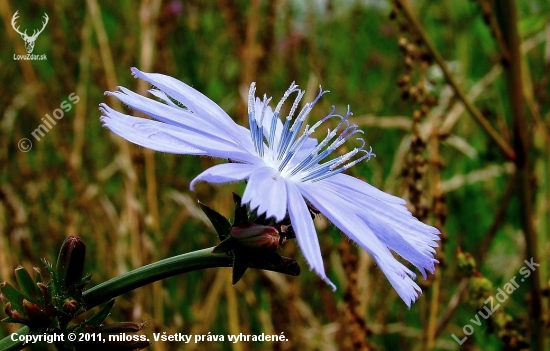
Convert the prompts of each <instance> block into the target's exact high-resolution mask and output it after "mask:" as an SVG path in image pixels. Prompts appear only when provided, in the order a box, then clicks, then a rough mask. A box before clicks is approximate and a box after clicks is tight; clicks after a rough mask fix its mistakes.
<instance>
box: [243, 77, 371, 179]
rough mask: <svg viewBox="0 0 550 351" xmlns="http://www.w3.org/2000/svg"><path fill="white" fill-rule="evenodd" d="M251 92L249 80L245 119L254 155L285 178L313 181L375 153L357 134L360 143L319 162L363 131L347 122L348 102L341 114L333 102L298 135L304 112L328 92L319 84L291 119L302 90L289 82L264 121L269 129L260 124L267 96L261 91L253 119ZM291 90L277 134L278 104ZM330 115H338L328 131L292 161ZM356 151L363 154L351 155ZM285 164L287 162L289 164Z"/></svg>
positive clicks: (282, 103)
mask: <svg viewBox="0 0 550 351" xmlns="http://www.w3.org/2000/svg"><path fill="white" fill-rule="evenodd" d="M255 92H256V85H255V83H252V84H251V86H250V90H249V93H248V119H249V125H250V134H251V138H252V141H253V144H254V148H255V150H256V153H257V154H258V156H260V157H261V158H264V159H265V161H268V162H267V163H268V164H270V165H271V166H272V167H275V168H277V169H278V171H279V174H281V175H282V176H285V177H288V178H292V177H294V176H298V177H299V179H300V181H302V182H306V181H311V182H316V181H320V180H323V179H326V178H328V177H331V176H334V175H336V174H339V173H341V172H343V171H345V170H347V169H349V168H351V167H353V166H355V165H356V164H357V163H359V162H361V161H363V160H365V159H367V160H369V159H370V158H371V157H373V156H376V155H375V154H374V153H373V152H372V147H370V150H369V151H366V150H365V149H364V148H365V144H366V143H365V141H364V140H363V139H362V138H357V139H356V140H359V141H361V142H362V145H361V146H360V147H356V148H354V149H353V150H351V151H349V152H347V153H345V154H344V155H341V156H339V157H336V158H335V159H333V160H330V161H327V162H324V163H319V162H321V161H322V160H323V159H325V158H326V157H328V156H329V155H330V154H331V153H332V152H333V151H335V150H336V149H337V148H339V147H340V146H342V145H343V144H344V143H345V142H346V141H347V140H348V139H349V138H351V137H352V136H353V135H355V134H357V133H363V131H362V130H360V129H358V128H357V125H355V124H350V123H349V121H348V118H349V116H351V115H352V113H351V111H350V109H349V106H348V110H347V113H346V115H345V116H340V115H338V114H335V113H334V111H335V107H334V106H333V107H332V110H331V112H330V113H329V114H328V115H326V116H325V117H324V118H322V119H321V120H319V121H318V122H317V123H315V124H314V125H313V126H312V127H310V126H309V125H306V127H305V129H304V131H303V133H302V135H300V136H299V137H298V133H299V132H300V129H301V128H302V125H303V123H304V122H305V120H306V118H307V116H308V115H309V113H310V112H311V110H312V109H313V107H314V106H315V104H316V103H317V101H318V100H319V99H320V98H321V96H323V95H324V94H326V93H327V92H328V91H323V89H322V88H321V87H319V94H317V97H316V98H315V99H314V100H313V101H312V102H310V103H307V104H305V105H304V107H303V108H302V110H301V111H300V113H298V116H297V117H296V118H295V119H294V121H292V119H293V117H294V114H295V113H296V110H297V108H298V105H299V103H300V101H301V100H302V98H303V97H304V94H305V91H304V90H300V89H298V86H297V85H296V84H294V82H293V83H292V84H291V85H290V87H289V88H288V90H287V91H286V92H285V94H284V95H283V97H282V98H281V100H280V101H279V103H278V104H277V106H276V108H275V111H274V112H273V114H272V116H271V121H269V122H268V123H270V128H269V133H268V132H267V130H266V128H264V118H266V111H267V108H268V107H269V102H270V101H271V98H267V97H266V96H265V95H264V97H263V100H262V112H261V115H260V117H259V121H258V120H257V119H256V111H255V108H256V107H255V104H256V102H255ZM294 92H298V95H297V96H296V98H295V99H294V102H293V104H292V107H291V109H290V112H289V114H288V116H287V117H286V119H285V123H284V125H283V128H282V131H281V135H280V136H279V137H278V138H277V132H276V129H277V122H278V119H279V115H280V111H281V108H282V106H283V105H284V103H285V102H286V100H287V99H288V98H289V97H290V95H291V94H292V93H294ZM332 117H337V118H340V121H339V123H338V125H337V126H336V128H334V129H333V130H332V131H331V130H330V129H329V130H328V133H327V136H326V137H325V138H324V139H323V140H322V141H321V142H320V143H319V144H318V145H316V146H315V147H314V148H312V149H311V150H310V151H309V153H308V154H307V155H305V156H304V157H303V158H302V159H301V160H300V161H299V162H298V163H296V164H294V165H292V161H293V160H294V158H295V157H296V155H297V154H298V152H299V151H300V149H301V148H302V147H303V146H304V144H305V143H306V141H307V140H308V139H309V137H310V136H311V134H313V133H314V132H315V129H316V128H317V127H319V126H320V125H321V124H323V123H324V122H326V121H327V120H329V119H330V118H332ZM291 121H292V122H291ZM342 128H343V129H342ZM264 130H265V133H264ZM264 137H265V139H266V140H265V141H266V144H267V147H268V148H269V149H270V153H269V154H268V155H269V156H267V158H269V159H266V156H265V155H264ZM275 150H276V151H275ZM360 152H362V153H364V154H365V155H363V156H361V157H359V158H356V159H353V158H354V157H355V156H356V155H357V154H358V153H360ZM289 165H291V167H290V168H289Z"/></svg>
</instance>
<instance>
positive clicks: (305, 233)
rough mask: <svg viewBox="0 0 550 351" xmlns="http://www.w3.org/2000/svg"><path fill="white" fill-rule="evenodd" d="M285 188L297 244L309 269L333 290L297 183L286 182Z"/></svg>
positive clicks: (334, 288)
mask: <svg viewBox="0 0 550 351" xmlns="http://www.w3.org/2000/svg"><path fill="white" fill-rule="evenodd" d="M286 189H287V194H288V213H289V215H290V222H291V223H292V228H293V229H294V232H295V233H296V240H297V241H298V245H299V246H300V249H301V250H302V253H303V254H304V257H305V258H306V261H307V262H308V263H309V266H310V267H311V269H312V270H313V271H315V273H317V275H318V276H319V277H321V279H323V280H324V281H325V282H326V283H327V284H328V285H330V286H331V287H332V290H334V291H335V290H336V285H334V284H333V283H332V282H331V281H330V280H329V279H328V278H327V276H326V274H325V268H324V266H323V257H322V256H321V248H320V247H319V240H318V239H317V233H316V232H315V227H314V226H313V220H312V219H311V215H310V213H309V210H308V208H307V206H306V202H305V201H304V198H303V197H302V194H301V193H300V190H299V189H298V186H297V184H295V183H293V182H287V184H286Z"/></svg>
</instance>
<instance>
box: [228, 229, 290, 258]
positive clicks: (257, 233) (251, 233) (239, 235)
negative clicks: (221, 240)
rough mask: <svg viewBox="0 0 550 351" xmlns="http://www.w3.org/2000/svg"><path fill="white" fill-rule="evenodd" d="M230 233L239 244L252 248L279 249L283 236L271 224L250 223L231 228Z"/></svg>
mask: <svg viewBox="0 0 550 351" xmlns="http://www.w3.org/2000/svg"><path fill="white" fill-rule="evenodd" d="M229 235H231V237H233V238H234V239H235V240H236V241H237V242H238V243H239V244H241V245H243V246H245V247H247V248H250V249H268V250H271V251H275V250H277V248H278V247H279V241H280V239H281V236H280V235H279V232H278V231H277V229H275V228H274V227H271V226H265V225H259V224H255V223H248V224H245V225H242V226H237V227H233V228H231V231H230V232H229Z"/></svg>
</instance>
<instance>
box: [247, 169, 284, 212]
mask: <svg viewBox="0 0 550 351" xmlns="http://www.w3.org/2000/svg"><path fill="white" fill-rule="evenodd" d="M285 182H286V181H285V179H284V178H283V177H281V176H279V175H278V172H277V171H276V170H275V169H273V168H271V167H263V168H259V169H258V170H256V171H255V172H254V173H253V174H252V175H251V176H250V178H249V179H248V184H247V185H246V189H245V191H244V194H243V198H242V202H243V203H250V208H251V209H256V208H257V213H258V215H261V214H264V213H265V214H266V217H267V218H270V217H274V218H275V219H276V220H277V221H282V220H283V219H284V217H285V215H286V208H287V195H286V185H285Z"/></svg>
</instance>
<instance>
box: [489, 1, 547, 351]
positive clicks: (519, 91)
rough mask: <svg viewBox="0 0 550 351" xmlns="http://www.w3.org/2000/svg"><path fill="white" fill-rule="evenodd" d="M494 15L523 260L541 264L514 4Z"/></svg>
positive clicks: (539, 311)
mask: <svg viewBox="0 0 550 351" xmlns="http://www.w3.org/2000/svg"><path fill="white" fill-rule="evenodd" d="M495 9H496V15H497V18H498V22H499V25H500V28H501V31H502V34H503V37H504V42H505V44H506V46H507V47H508V50H509V52H510V63H509V65H508V66H507V67H505V69H506V73H507V78H508V79H507V80H508V94H509V101H510V108H511V112H512V120H513V124H514V151H515V153H516V156H517V157H516V159H515V163H516V167H517V174H518V195H519V200H520V220H521V226H522V230H523V233H524V235H525V242H526V258H527V260H533V261H534V262H539V263H540V257H539V254H538V250H537V245H538V243H537V233H536V232H535V228H534V224H533V218H532V216H533V214H534V208H533V199H534V198H533V182H532V172H531V161H530V159H529V144H530V140H529V129H528V126H527V121H526V119H525V114H524V112H525V106H524V96H523V79H522V70H521V65H522V62H521V52H520V45H521V41H520V37H519V33H518V20H517V9H516V2H515V1H513V0H502V1H495ZM532 273H533V274H532V275H531V278H530V279H529V281H530V283H531V299H530V300H531V311H530V313H529V315H530V318H531V321H530V327H531V328H530V330H531V350H538V351H543V350H546V348H545V340H544V337H545V336H544V323H543V321H542V316H543V305H542V292H541V282H540V272H539V270H535V271H534V272H532Z"/></svg>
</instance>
